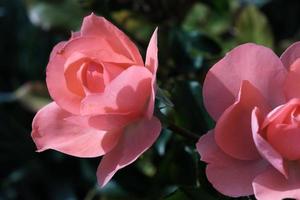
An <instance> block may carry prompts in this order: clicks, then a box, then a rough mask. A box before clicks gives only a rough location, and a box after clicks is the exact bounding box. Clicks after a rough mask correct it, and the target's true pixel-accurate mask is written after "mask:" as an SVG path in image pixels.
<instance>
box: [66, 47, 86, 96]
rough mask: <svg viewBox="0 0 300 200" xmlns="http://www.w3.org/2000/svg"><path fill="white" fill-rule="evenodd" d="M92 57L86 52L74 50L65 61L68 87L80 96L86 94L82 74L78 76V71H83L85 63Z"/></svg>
mask: <svg viewBox="0 0 300 200" xmlns="http://www.w3.org/2000/svg"><path fill="white" fill-rule="evenodd" d="M89 61H90V59H89V58H88V57H86V56H85V55H84V54H81V53H79V52H74V53H73V54H72V55H71V56H70V57H69V58H68V59H67V60H66V62H65V63H64V76H65V82H66V85H67V87H68V89H69V90H70V91H71V92H73V93H74V94H77V95H78V96H82V97H83V96H84V95H85V93H84V89H83V85H82V81H81V78H80V77H81V75H80V76H78V72H80V71H82V70H80V68H83V65H84V63H87V62H89Z"/></svg>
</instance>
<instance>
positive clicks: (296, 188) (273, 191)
mask: <svg viewBox="0 0 300 200" xmlns="http://www.w3.org/2000/svg"><path fill="white" fill-rule="evenodd" d="M299 167H300V166H299V165H297V166H295V167H293V168H294V169H290V170H289V171H290V172H294V173H293V175H292V176H289V178H288V179H286V178H285V177H284V176H283V175H282V174H281V173H279V172H278V171H277V170H275V169H274V168H270V169H268V170H266V171H265V172H264V173H262V174H260V175H259V176H257V177H256V178H255V179H254V181H253V189H254V194H255V197H256V198H257V199H260V200H282V199H288V198H291V199H300V176H299V172H300V170H299Z"/></svg>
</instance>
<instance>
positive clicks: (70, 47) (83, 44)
mask: <svg viewBox="0 0 300 200" xmlns="http://www.w3.org/2000/svg"><path fill="white" fill-rule="evenodd" d="M115 39H116V38H115ZM74 52H80V53H82V54H85V55H86V56H87V57H90V58H93V59H98V62H111V63H131V64H135V62H133V61H132V60H131V59H129V58H128V57H126V56H125V55H124V54H122V52H119V51H117V50H115V49H113V48H112V47H111V44H110V43H108V41H106V40H105V38H103V37H95V36H86V37H76V38H74V39H71V40H69V41H68V42H67V43H66V44H65V45H64V46H63V48H61V49H60V51H58V52H57V53H56V55H62V56H64V57H65V58H68V57H70V56H71V55H72V54H73V53H74Z"/></svg>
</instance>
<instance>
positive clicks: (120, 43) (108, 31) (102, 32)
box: [81, 13, 144, 65]
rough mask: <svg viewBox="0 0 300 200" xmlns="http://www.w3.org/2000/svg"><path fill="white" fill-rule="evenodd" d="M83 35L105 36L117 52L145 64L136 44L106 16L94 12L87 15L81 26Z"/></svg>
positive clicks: (136, 62) (137, 62) (135, 61)
mask: <svg viewBox="0 0 300 200" xmlns="http://www.w3.org/2000/svg"><path fill="white" fill-rule="evenodd" d="M81 35H82V36H94V37H101V38H104V39H105V40H107V42H108V43H109V44H110V46H111V47H112V48H113V49H114V51H115V52H116V53H118V54H121V55H125V56H126V57H128V58H129V59H131V60H132V61H134V63H135V64H136V65H144V64H143V60H142V57H141V55H140V53H139V50H138V48H137V47H136V46H135V44H134V43H133V42H132V41H131V40H130V39H129V38H128V37H127V36H126V35H125V34H124V33H123V32H122V31H120V30H119V29H118V28H117V27H116V26H114V25H113V24H111V23H110V22H109V21H107V20H106V19H105V18H104V17H98V16H96V15H94V14H93V13H92V14H91V15H89V16H87V17H85V18H84V20H83V23H82V27H81Z"/></svg>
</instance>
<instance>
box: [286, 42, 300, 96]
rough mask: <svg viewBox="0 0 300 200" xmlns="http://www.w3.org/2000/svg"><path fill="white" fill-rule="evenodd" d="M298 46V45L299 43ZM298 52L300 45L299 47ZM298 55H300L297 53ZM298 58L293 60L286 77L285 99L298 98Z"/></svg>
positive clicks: (299, 72) (299, 59)
mask: <svg viewBox="0 0 300 200" xmlns="http://www.w3.org/2000/svg"><path fill="white" fill-rule="evenodd" d="M299 44H300V43H299ZM299 50H300V45H299ZM299 54H300V53H299ZM299 77H300V58H298V59H297V60H295V61H294V62H293V63H292V64H291V65H290V68H289V72H288V74H287V77H286V81H285V85H284V92H285V95H286V98H287V99H292V98H300V91H299V87H300V79H299Z"/></svg>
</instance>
